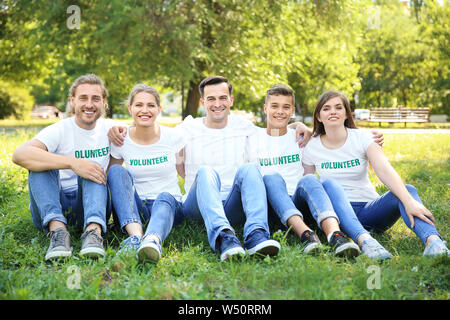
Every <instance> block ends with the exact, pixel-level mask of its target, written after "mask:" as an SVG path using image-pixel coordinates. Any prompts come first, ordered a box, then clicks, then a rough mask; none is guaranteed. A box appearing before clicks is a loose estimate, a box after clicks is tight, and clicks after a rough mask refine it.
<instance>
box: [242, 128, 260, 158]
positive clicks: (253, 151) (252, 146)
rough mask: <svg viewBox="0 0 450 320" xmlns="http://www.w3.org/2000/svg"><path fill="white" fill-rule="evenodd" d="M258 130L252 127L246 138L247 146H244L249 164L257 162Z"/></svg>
mask: <svg viewBox="0 0 450 320" xmlns="http://www.w3.org/2000/svg"><path fill="white" fill-rule="evenodd" d="M258 137H259V135H258V128H257V127H256V126H253V128H251V130H250V131H249V135H248V136H247V145H246V146H245V152H246V158H247V161H248V162H249V163H257V162H258V143H259V141H258Z"/></svg>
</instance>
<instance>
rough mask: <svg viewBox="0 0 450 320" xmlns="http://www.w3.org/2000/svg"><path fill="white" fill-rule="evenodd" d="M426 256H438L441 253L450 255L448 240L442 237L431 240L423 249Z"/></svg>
mask: <svg viewBox="0 0 450 320" xmlns="http://www.w3.org/2000/svg"><path fill="white" fill-rule="evenodd" d="M423 255H424V256H425V257H436V256H440V255H447V256H449V255H450V251H449V250H448V248H447V242H446V241H442V240H441V239H436V240H434V241H433V242H431V243H430V244H429V245H428V246H427V247H425V250H424V251H423Z"/></svg>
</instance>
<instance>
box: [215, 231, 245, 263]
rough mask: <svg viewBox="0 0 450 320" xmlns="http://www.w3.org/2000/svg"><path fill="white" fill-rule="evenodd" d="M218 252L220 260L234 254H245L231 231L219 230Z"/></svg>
mask: <svg viewBox="0 0 450 320" xmlns="http://www.w3.org/2000/svg"><path fill="white" fill-rule="evenodd" d="M218 242H219V253H220V260H221V261H223V260H226V259H229V258H231V257H234V256H239V255H245V251H244V249H243V248H242V246H241V242H240V241H239V239H238V238H237V237H236V236H235V235H234V234H233V233H227V232H226V231H221V232H220V233H219V239H218Z"/></svg>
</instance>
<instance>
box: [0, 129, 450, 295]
mask: <svg viewBox="0 0 450 320" xmlns="http://www.w3.org/2000/svg"><path fill="white" fill-rule="evenodd" d="M1 130H2V131H1V132H0V134H1V135H2V137H4V139H3V141H4V143H3V144H1V147H0V183H2V188H0V192H1V193H0V195H1V196H2V198H1V200H0V299H127V300H128V299H164V300H167V299H169V300H171V299H193V300H197V299H211V300H218V299H224V300H225V299H232V300H234V299H236V300H259V299H262V300H267V299H277V300H278V299H279V300H296V299H333V300H335V299H362V300H365V299H370V300H379V299H395V300H396V299H400V300H402V299H427V300H428V299H431V300H436V299H440V300H448V299H449V298H450V295H449V285H450V273H449V269H448V263H449V259H448V257H442V258H436V259H428V258H425V257H422V251H423V245H422V243H421V242H420V240H419V239H418V238H417V237H416V235H415V234H414V233H412V232H411V231H410V230H409V229H408V228H407V227H406V226H405V224H404V223H403V222H402V221H401V220H399V221H397V223H396V224H395V225H394V226H393V227H392V228H391V229H389V230H388V231H387V232H385V233H384V234H382V235H375V237H376V238H377V239H378V240H379V241H380V242H381V243H382V244H383V245H384V246H385V247H386V248H387V249H388V250H389V251H390V252H391V253H392V254H393V255H394V257H393V259H391V260H389V261H384V262H376V261H373V260H370V259H367V258H365V257H363V256H360V257H358V258H356V259H354V260H347V259H342V258H336V257H335V256H334V255H333V254H332V252H331V250H330V249H328V248H325V249H324V250H323V251H322V252H321V253H320V254H318V255H316V256H309V255H305V254H303V253H302V251H301V250H302V246H301V244H300V243H299V240H298V237H297V236H295V235H294V233H293V232H292V230H291V231H278V227H276V228H274V227H272V229H271V232H272V236H273V238H275V239H278V240H279V241H280V243H281V244H282V250H281V251H280V254H279V256H278V257H276V258H266V259H260V258H256V257H248V256H246V257H244V258H243V259H242V260H241V261H226V262H220V259H219V257H218V255H217V254H215V253H213V252H212V250H211V249H210V248H209V244H208V241H207V236H206V232H205V230H204V225H203V224H200V223H196V222H193V221H184V222H183V223H182V224H180V225H178V226H176V227H175V228H174V229H173V230H172V232H171V233H170V235H169V237H168V238H167V239H166V241H165V242H164V244H163V257H162V259H161V260H160V261H159V263H158V264H156V265H153V264H141V263H139V262H138V261H137V259H136V258H135V257H134V256H132V255H131V256H118V255H116V252H117V251H118V248H119V244H120V242H121V241H122V240H123V239H124V238H125V235H124V234H123V233H121V232H120V231H118V230H113V229H110V230H109V231H108V233H107V234H106V236H105V246H106V249H107V250H106V256H105V258H104V259H100V260H98V261H92V260H90V259H85V258H82V257H80V256H79V255H78V252H79V249H80V246H81V241H80V231H79V230H76V229H75V228H73V227H69V232H70V233H71V235H72V242H73V246H74V255H73V256H72V257H71V258H70V259H68V260H65V261H62V262H60V263H58V262H53V263H45V261H44V256H45V252H46V250H47V247H48V244H49V239H48V238H47V237H46V235H45V234H44V233H42V232H39V231H37V229H36V228H35V227H34V225H33V223H32V221H31V217H30V211H29V207H28V205H29V200H28V188H27V172H26V170H24V169H22V168H20V167H18V166H15V165H13V164H12V163H11V156H12V153H13V151H14V150H15V148H16V147H17V146H18V145H20V144H21V143H23V142H24V141H26V140H28V139H30V138H32V137H33V136H34V135H35V134H36V133H37V131H38V128H29V129H27V130H23V129H19V130H16V129H14V128H9V129H8V130H7V131H5V130H4V129H1ZM449 146H450V135H448V134H411V135H406V134H386V135H385V146H384V147H383V149H384V151H385V153H386V155H387V157H388V158H389V159H390V161H391V163H392V165H393V166H394V168H396V170H397V171H398V172H399V174H400V175H401V176H402V178H403V180H404V181H405V182H406V183H410V184H413V185H415V186H416V187H417V189H418V191H419V194H420V195H421V198H422V200H423V202H424V204H425V206H427V207H428V208H429V209H430V210H431V211H432V212H433V215H434V216H435V219H436V224H437V228H438V230H439V232H440V234H441V235H442V237H443V238H444V239H447V240H448V238H449V236H450V216H449V214H448V213H449V212H450V203H449V201H447V199H449V198H450V193H449V192H450V191H449V188H448V187H447V186H446V184H447V183H448V181H449V179H450V162H449V161H448V154H449V153H450V149H449ZM371 179H372V182H373V183H375V184H376V185H377V186H378V188H377V189H378V190H379V191H380V192H382V191H385V189H384V188H382V187H381V185H380V182H379V181H378V180H377V179H376V177H374V176H373V175H371ZM312 227H313V228H314V229H315V230H316V231H317V233H318V235H319V237H320V238H321V241H322V243H326V240H325V237H324V235H323V233H322V232H321V231H320V230H318V228H317V227H316V226H312ZM242 229H243V227H242V226H238V227H236V231H237V235H238V237H240V238H242V231H243V230H242ZM241 240H242V239H241ZM373 267H378V268H379V272H380V288H379V289H370V288H369V287H368V281H369V277H370V276H371V275H372V273H370V270H371V269H369V268H373ZM74 271H75V272H78V273H79V276H80V278H79V279H80V283H79V285H80V286H79V289H77V288H76V287H70V284H71V283H72V282H71V280H72V279H74V278H73V276H74V275H75V273H74Z"/></svg>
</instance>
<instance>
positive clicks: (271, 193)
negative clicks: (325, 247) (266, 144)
mask: <svg viewBox="0 0 450 320" xmlns="http://www.w3.org/2000/svg"><path fill="white" fill-rule="evenodd" d="M263 180H264V184H265V186H266V191H267V199H268V201H269V204H270V206H271V208H272V209H273V211H274V212H275V213H276V215H277V216H278V217H279V218H280V220H281V222H282V223H283V224H284V225H287V220H288V219H289V218H290V217H292V216H293V215H298V216H300V217H301V218H302V219H303V215H302V212H303V213H306V212H310V213H311V215H312V216H313V218H314V220H316V222H317V225H318V226H319V228H322V227H321V225H320V224H321V222H322V221H323V220H325V219H327V218H330V217H332V218H335V219H336V220H337V221H338V222H339V219H338V217H337V215H336V213H335V212H334V209H333V205H332V203H331V201H330V198H329V197H328V194H327V193H326V192H325V190H324V188H323V186H322V183H321V182H320V180H319V179H318V178H317V176H316V175H314V174H308V175H306V176H304V177H303V178H301V179H300V180H299V182H298V183H297V188H296V190H295V192H294V194H293V195H292V196H289V194H288V192H287V189H286V182H285V181H284V179H283V177H281V175H280V174H279V173H274V174H269V175H265V176H264V177H263Z"/></svg>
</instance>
